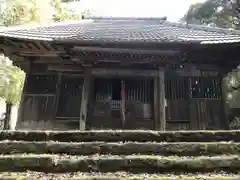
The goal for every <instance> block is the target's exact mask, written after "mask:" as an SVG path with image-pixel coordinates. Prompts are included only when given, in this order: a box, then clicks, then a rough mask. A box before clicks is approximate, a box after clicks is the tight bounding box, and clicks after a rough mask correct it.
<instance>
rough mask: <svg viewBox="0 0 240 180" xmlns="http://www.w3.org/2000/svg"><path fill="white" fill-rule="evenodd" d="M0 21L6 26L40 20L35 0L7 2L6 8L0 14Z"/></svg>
mask: <svg viewBox="0 0 240 180" xmlns="http://www.w3.org/2000/svg"><path fill="white" fill-rule="evenodd" d="M0 22H1V24H4V25H6V26H11V25H18V24H24V23H29V22H37V23H39V22H40V16H39V11H38V8H37V4H36V0H24V1H20V0H18V1H17V0H15V1H11V3H8V4H7V8H6V9H5V10H4V12H2V13H1V14H0Z"/></svg>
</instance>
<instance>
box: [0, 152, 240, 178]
mask: <svg viewBox="0 0 240 180" xmlns="http://www.w3.org/2000/svg"><path fill="white" fill-rule="evenodd" d="M239 162H240V158H239V157H238V156H215V157H208V156H200V157H188V158H186V157H176V156H173V157H163V156H147V155H144V156H140V155H137V156H136V155H130V156H109V155H101V156H99V155H93V156H67V155H62V156H58V155H27V156H26V155H24V154H22V155H6V156H0V172H4V171H17V172H24V171H26V170H30V171H41V172H52V173H55V172H58V173H64V172H77V171H81V172H92V171H95V172H117V171H128V172H138V173H141V172H151V173H168V172H169V173H170V172H174V173H177V172H183V171H184V172H186V173H190V172H220V171H221V170H222V169H224V170H225V171H229V172H238V171H239V168H240V163H239Z"/></svg>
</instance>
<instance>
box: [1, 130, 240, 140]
mask: <svg viewBox="0 0 240 180" xmlns="http://www.w3.org/2000/svg"><path fill="white" fill-rule="evenodd" d="M239 137H240V131H237V130H236V131H181V132H178V131H177V132H170V131H169V132H158V131H144V130H135V131H133V130H132V131H113V130H112V131H111V130H108V131H82V132H80V131H2V132H0V140H6V139H9V140H24V141H49V140H52V141H63V142H64V141H66V142H81V141H85V142H86V141H106V142H116V141H139V142H147V141H156V142H162V141H167V142H179V141H186V142H212V141H235V142H240V138H239Z"/></svg>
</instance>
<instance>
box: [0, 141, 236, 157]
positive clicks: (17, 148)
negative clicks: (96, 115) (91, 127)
mask: <svg viewBox="0 0 240 180" xmlns="http://www.w3.org/2000/svg"><path fill="white" fill-rule="evenodd" d="M15 153H33V154H47V153H51V154H70V155H91V154H113V155H131V154H146V155H152V154H155V155H165V156H170V155H178V156H199V155H224V154H239V153H240V143H233V142H205V143H204V142H199V143H198V142H178V143H156V142H125V143H120V142H116V143H105V142H82V143H67V142H52V141H50V142H28V141H1V142H0V154H15Z"/></svg>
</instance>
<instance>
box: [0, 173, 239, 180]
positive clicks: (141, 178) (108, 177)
mask: <svg viewBox="0 0 240 180" xmlns="http://www.w3.org/2000/svg"><path fill="white" fill-rule="evenodd" d="M0 179H1V180H17V179H21V180H25V179H29V180H30V179H46V180H47V179H51V180H146V179H147V180H196V179H204V180H239V179H240V175H237V174H225V173H219V174H213V173H211V174H147V173H144V174H131V173H127V172H117V173H80V172H78V173H60V174H53V173H39V172H31V171H29V172H26V173H9V172H3V173H0Z"/></svg>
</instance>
